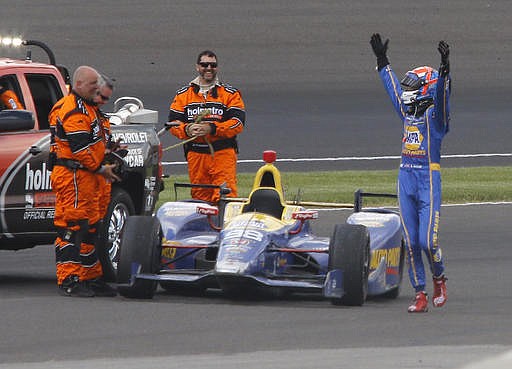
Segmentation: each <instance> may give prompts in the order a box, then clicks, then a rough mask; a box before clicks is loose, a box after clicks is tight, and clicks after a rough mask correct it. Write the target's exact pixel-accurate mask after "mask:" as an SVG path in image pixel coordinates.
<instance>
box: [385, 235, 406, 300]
mask: <svg viewBox="0 0 512 369" xmlns="http://www.w3.org/2000/svg"><path fill="white" fill-rule="evenodd" d="M404 269H405V241H404V239H402V245H401V246H400V264H399V266H398V285H397V286H396V287H394V288H393V289H391V290H389V291H388V292H386V293H385V294H384V297H386V298H388V299H396V298H397V297H398V296H400V290H401V289H402V288H401V287H402V279H403V276H404Z"/></svg>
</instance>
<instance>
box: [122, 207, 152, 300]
mask: <svg viewBox="0 0 512 369" xmlns="http://www.w3.org/2000/svg"><path fill="white" fill-rule="evenodd" d="M161 249H162V229H161V227H160V221H159V220H158V218H156V217H151V216H131V217H128V218H127V219H126V224H125V228H124V229H123V233H122V236H121V255H120V258H119V263H118V267H117V281H118V283H119V285H118V291H119V294H120V295H122V296H124V297H130V298H139V299H150V298H153V295H154V294H155V291H156V288H157V286H158V283H157V281H156V280H149V279H136V280H135V281H134V282H133V283H130V279H131V274H132V263H137V264H139V265H140V270H139V272H140V273H145V274H155V273H157V272H158V271H159V269H160V259H161Z"/></svg>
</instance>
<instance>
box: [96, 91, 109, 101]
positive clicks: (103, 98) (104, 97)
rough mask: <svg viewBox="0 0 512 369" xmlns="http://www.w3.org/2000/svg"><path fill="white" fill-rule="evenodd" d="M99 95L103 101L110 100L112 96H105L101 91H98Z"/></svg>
mask: <svg viewBox="0 0 512 369" xmlns="http://www.w3.org/2000/svg"><path fill="white" fill-rule="evenodd" d="M98 96H99V97H101V99H102V100H103V101H109V100H110V97H108V96H105V95H102V94H100V93H98Z"/></svg>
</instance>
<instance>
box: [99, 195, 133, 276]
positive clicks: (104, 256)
mask: <svg viewBox="0 0 512 369" xmlns="http://www.w3.org/2000/svg"><path fill="white" fill-rule="evenodd" d="M134 213H135V207H134V206H133V202H132V199H131V197H130V195H128V193H127V192H126V191H125V190H123V189H122V188H112V196H111V200H110V204H109V206H108V210H107V214H106V215H105V218H104V219H103V227H101V229H100V230H99V235H98V237H99V240H100V241H99V243H98V247H97V252H98V258H99V259H100V262H101V266H102V268H103V277H104V278H105V280H106V281H108V282H116V274H117V266H118V262H119V255H120V244H121V231H122V230H123V227H124V225H125V222H126V218H128V216H130V215H133V214H134Z"/></svg>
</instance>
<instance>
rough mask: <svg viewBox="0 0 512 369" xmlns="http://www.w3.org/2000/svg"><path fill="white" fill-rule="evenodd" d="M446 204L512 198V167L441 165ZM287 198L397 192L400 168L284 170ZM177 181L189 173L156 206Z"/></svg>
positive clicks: (244, 187) (246, 178) (242, 185)
mask: <svg viewBox="0 0 512 369" xmlns="http://www.w3.org/2000/svg"><path fill="white" fill-rule="evenodd" d="M254 174H255V173H238V196H239V197H247V196H248V195H249V193H250V191H251V188H252V184H253V180H254ZM441 176H442V181H443V203H444V204H450V203H451V204H454V203H471V202H501V201H512V167H506V166H504V167H464V168H442V169H441ZM281 179H282V183H283V186H284V191H285V198H286V199H287V200H294V199H295V198H296V197H297V196H299V198H300V199H301V200H303V201H320V202H341V203H352V202H353V201H354V191H356V190H357V189H362V190H363V191H366V192H379V193H396V179H397V170H372V171H362V170H350V171H321V172H309V173H306V172H281ZM174 182H185V183H188V182H189V180H188V176H187V175H178V176H171V177H170V178H166V179H165V190H164V191H162V192H161V193H160V200H159V202H158V204H157V207H158V206H160V205H161V204H162V203H163V202H166V201H174V200H175V195H174V187H173V186H174ZM187 198H190V192H189V189H179V190H178V200H183V199H187ZM393 201H394V200H389V199H381V198H375V199H368V200H367V201H366V200H365V205H370V206H379V205H393V204H394V203H393Z"/></svg>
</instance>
